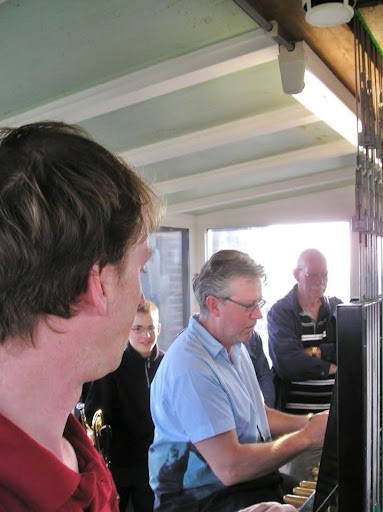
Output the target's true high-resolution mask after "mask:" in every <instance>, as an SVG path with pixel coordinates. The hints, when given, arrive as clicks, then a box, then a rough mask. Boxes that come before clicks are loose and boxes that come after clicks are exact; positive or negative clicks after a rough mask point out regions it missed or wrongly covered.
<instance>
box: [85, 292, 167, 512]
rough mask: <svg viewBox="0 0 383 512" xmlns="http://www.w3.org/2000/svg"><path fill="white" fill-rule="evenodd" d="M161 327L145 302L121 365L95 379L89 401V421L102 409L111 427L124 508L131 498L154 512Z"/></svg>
mask: <svg viewBox="0 0 383 512" xmlns="http://www.w3.org/2000/svg"><path fill="white" fill-rule="evenodd" d="M160 329H161V324H160V322H159V312H158V308H157V306H156V305H155V304H153V303H152V302H149V301H145V302H144V304H143V305H141V306H140V307H139V308H138V309H137V313H136V316H135V317H134V321H133V326H132V328H131V331H130V335H129V341H128V345H127V347H126V350H125V352H124V355H123V357H122V361H121V364H120V366H119V367H118V368H117V370H115V371H114V372H112V373H110V374H108V375H106V376H105V377H103V378H102V379H99V380H97V381H95V382H93V384H92V385H91V387H90V390H89V393H88V396H87V398H86V402H85V412H86V415H87V419H88V423H91V420H92V417H93V414H94V412H95V411H96V410H97V409H102V411H103V414H104V420H105V423H107V424H108V425H110V426H111V428H112V439H111V443H110V460H111V463H110V469H111V472H112V475H113V478H114V481H115V483H116V487H117V491H118V493H119V496H120V502H119V507H120V511H124V512H125V510H126V508H127V506H128V503H129V501H130V502H131V505H132V507H133V510H134V512H151V511H152V510H153V501H154V496H153V492H152V490H151V488H150V486H149V475H148V449H149V446H150V444H151V442H152V441H153V430H154V427H153V422H152V419H151V416H150V406H149V398H150V396H149V393H150V385H151V382H152V380H153V378H154V375H155V373H156V371H157V368H158V366H159V364H160V362H161V360H162V357H163V353H162V352H161V351H160V350H159V348H158V345H157V339H158V336H159V333H160Z"/></svg>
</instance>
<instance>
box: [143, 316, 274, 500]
mask: <svg viewBox="0 0 383 512" xmlns="http://www.w3.org/2000/svg"><path fill="white" fill-rule="evenodd" d="M231 358H232V362H231V361H230V360H229V357H228V353H227V351H226V349H225V348H224V347H223V346H222V345H221V343H219V342H218V341H217V340H216V339H215V338H214V337H213V336H211V335H210V334H209V332H208V331H207V330H206V329H205V328H204V327H203V326H202V325H201V324H200V323H199V321H198V315H194V316H192V317H191V318H190V320H189V325H188V327H187V328H186V329H185V330H184V331H183V332H182V333H181V334H180V335H179V336H178V337H177V338H176V340H175V341H174V342H173V344H172V345H171V346H170V348H169V350H168V351H167V352H166V354H165V357H164V359H163V360H162V362H161V364H160V366H159V369H158V370H157V373H156V376H155V378H154V380H153V383H152V385H151V400H150V401H151V413H152V418H153V421H154V425H155V434H154V441H153V444H152V446H151V447H150V450H149V472H150V485H151V486H152V488H153V490H154V491H155V494H156V503H157V500H158V498H159V497H160V496H161V495H162V494H171V493H182V494H184V495H188V496H190V498H193V499H196V500H199V499H202V498H204V497H205V496H208V495H209V494H211V493H212V492H214V491H216V490H218V489H220V488H222V487H224V486H223V484H222V482H221V481H220V480H218V478H217V477H216V476H215V474H214V473H213V472H212V470H211V469H210V467H209V466H208V464H207V463H206V462H205V461H204V459H203V458H202V457H201V455H200V454H199V453H198V452H197V451H196V449H195V447H194V443H197V442H198V441H202V440H204V439H208V438H210V437H213V436H216V435H218V434H222V433H224V432H228V431H230V430H236V431H237V435H238V440H239V442H240V443H243V444H245V443H254V442H261V441H262V440H270V430H269V425H268V421H267V417H266V412H265V408H264V403H263V396H262V393H261V390H260V387H259V384H258V381H257V378H256V375H255V371H254V367H253V364H252V362H251V359H250V357H249V355H248V352H247V350H246V348H245V347H244V346H243V344H242V343H238V345H235V346H234V347H233V348H232V353H231ZM175 506H176V503H175ZM175 510H176V509H175Z"/></svg>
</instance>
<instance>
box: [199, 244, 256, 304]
mask: <svg viewBox="0 0 383 512" xmlns="http://www.w3.org/2000/svg"><path fill="white" fill-rule="evenodd" d="M236 277H250V278H253V279H260V280H262V281H264V280H265V278H266V274H265V270H264V268H263V266H262V265H260V264H259V263H256V262H255V261H254V260H253V259H252V258H251V257H250V256H249V255H248V254H246V253H244V252H241V251H236V250H231V249H225V250H222V251H218V252H216V253H215V254H213V256H212V257H211V258H210V259H209V260H208V261H207V262H206V263H205V264H204V265H203V267H202V268H201V271H200V273H199V274H196V275H195V276H194V278H193V291H194V294H195V297H196V299H197V302H198V304H199V307H200V312H201V313H207V308H206V305H205V301H206V297H208V296H209V295H213V296H215V297H222V298H223V297H227V296H228V295H229V294H230V285H231V283H232V281H233V279H234V278H236Z"/></svg>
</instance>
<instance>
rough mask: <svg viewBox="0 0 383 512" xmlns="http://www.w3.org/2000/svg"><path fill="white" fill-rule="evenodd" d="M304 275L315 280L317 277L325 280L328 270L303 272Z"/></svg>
mask: <svg viewBox="0 0 383 512" xmlns="http://www.w3.org/2000/svg"><path fill="white" fill-rule="evenodd" d="M303 273H304V275H305V276H306V277H308V278H309V279H315V280H316V281H317V280H318V279H321V280H322V279H323V280H324V281H327V279H328V272H312V273H310V272H303Z"/></svg>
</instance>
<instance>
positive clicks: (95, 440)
mask: <svg viewBox="0 0 383 512" xmlns="http://www.w3.org/2000/svg"><path fill="white" fill-rule="evenodd" d="M76 409H77V410H78V411H79V412H80V419H81V423H82V426H83V427H84V428H85V431H86V433H87V435H88V437H89V439H90V440H91V441H92V444H93V446H94V447H95V448H96V450H97V451H98V452H99V453H100V454H101V455H102V457H103V458H104V460H105V463H106V465H107V466H108V467H109V465H110V454H109V449H110V441H111V439H112V428H111V426H110V425H105V424H104V414H103V412H102V410H101V409H97V411H96V412H95V413H94V415H93V419H92V426H90V425H89V423H88V421H87V419H86V415H85V404H84V403H83V402H79V403H78V404H77V405H76Z"/></svg>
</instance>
